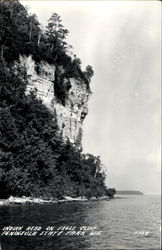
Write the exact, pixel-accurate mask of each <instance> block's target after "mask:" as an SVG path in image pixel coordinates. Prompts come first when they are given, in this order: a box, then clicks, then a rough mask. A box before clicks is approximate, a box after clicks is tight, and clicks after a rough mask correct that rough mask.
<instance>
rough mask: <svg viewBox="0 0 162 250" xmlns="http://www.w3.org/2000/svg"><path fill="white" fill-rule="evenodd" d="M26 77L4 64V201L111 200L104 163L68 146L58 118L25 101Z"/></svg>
mask: <svg viewBox="0 0 162 250" xmlns="http://www.w3.org/2000/svg"><path fill="white" fill-rule="evenodd" d="M25 77H26V72H25V70H24V69H23V68H20V69H18V71H17V72H15V71H14V70H13V68H12V67H10V68H9V66H7V67H6V64H5V62H1V63H0V96H1V98H0V117H1V120H0V135H1V140H0V197H1V198H6V197H8V196H10V195H15V196H23V195H25V196H45V197H47V196H49V197H57V198H61V197H63V196H64V195H71V196H86V197H88V198H89V197H91V196H96V197H98V196H101V195H103V194H105V185H104V178H105V177H104V174H102V173H101V172H100V170H101V163H100V159H99V158H97V157H94V156H93V155H85V154H82V153H81V152H80V151H79V150H78V149H77V148H76V147H75V145H72V144H71V143H70V142H69V141H67V142H64V141H63V139H62V137H61V135H60V134H59V132H58V127H57V117H56V115H54V114H52V113H50V111H49V110H48V109H47V108H46V107H45V106H44V105H43V104H42V103H41V101H40V100H38V99H37V98H36V94H35V93H34V92H31V93H30V94H29V95H25V92H24V91H25V87H26V84H27V82H26V80H25V79H26V78H25Z"/></svg>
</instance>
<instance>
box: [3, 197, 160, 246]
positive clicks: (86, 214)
mask: <svg viewBox="0 0 162 250" xmlns="http://www.w3.org/2000/svg"><path fill="white" fill-rule="evenodd" d="M9 225H10V226H24V227H27V226H42V227H44V228H46V227H47V226H55V227H58V226H67V225H68V226H77V228H79V227H81V226H91V227H97V229H98V230H99V231H102V234H101V235H99V236H90V235H88V234H86V235H85V236H65V235H60V236H52V237H51V236H35V237H32V236H31V237H28V236H19V237H18V236H12V237H11V236H8V237H7V236H1V242H2V250H16V249H17V250H21V249H23V250H33V249H37V250H46V249H48V250H54V249H57V250H59V249H75V250H77V249H96V250H100V249H101V250H102V249H130V248H131V249H160V230H159V228H160V197H158V196H136V195H135V196H125V197H124V198H123V199H114V200H111V201H93V202H92V201H91V202H72V203H62V204H48V205H45V204H43V205H23V206H21V205H12V206H11V205H10V206H1V207H0V229H1V232H2V228H3V227H4V226H9ZM144 232H147V234H146V233H145V234H144Z"/></svg>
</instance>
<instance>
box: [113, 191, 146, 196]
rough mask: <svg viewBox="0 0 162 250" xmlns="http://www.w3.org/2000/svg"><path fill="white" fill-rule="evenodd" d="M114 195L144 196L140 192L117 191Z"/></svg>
mask: <svg viewBox="0 0 162 250" xmlns="http://www.w3.org/2000/svg"><path fill="white" fill-rule="evenodd" d="M116 194H128V195H144V193H143V192H141V191H136V190H117V191H116Z"/></svg>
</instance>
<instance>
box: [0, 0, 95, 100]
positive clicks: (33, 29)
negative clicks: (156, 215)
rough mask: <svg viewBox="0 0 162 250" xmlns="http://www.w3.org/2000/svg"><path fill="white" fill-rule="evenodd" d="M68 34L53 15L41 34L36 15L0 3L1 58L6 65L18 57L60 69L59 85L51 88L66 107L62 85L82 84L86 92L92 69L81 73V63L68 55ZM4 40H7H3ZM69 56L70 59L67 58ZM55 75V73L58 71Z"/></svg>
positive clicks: (7, 3) (65, 90)
mask: <svg viewBox="0 0 162 250" xmlns="http://www.w3.org/2000/svg"><path fill="white" fill-rule="evenodd" d="M67 34H68V30H67V29H65V28H64V27H63V25H62V20H61V18H60V16H59V15H58V14H56V13H53V14H52V16H51V17H50V19H49V20H48V25H47V27H46V29H45V30H42V29H41V27H40V24H39V22H38V19H37V16H36V15H35V14H33V15H31V14H28V12H27V9H26V8H25V7H24V6H22V5H21V4H20V3H19V2H18V1H9V2H1V3H0V57H1V60H2V59H5V60H6V61H7V62H13V61H14V60H18V59H19V56H20V55H27V56H28V55H32V56H33V59H34V60H35V61H36V62H38V63H39V62H40V61H41V60H44V61H47V62H48V63H50V64H54V65H55V66H56V67H57V69H60V68H61V69H62V70H61V73H62V72H64V74H63V75H62V78H63V79H61V81H59V84H58V82H57V83H56V84H55V85H54V87H55V93H56V96H57V97H58V100H59V101H60V102H62V104H64V103H65V99H66V96H67V92H68V90H69V87H70V86H68V88H67V87H66V86H64V85H66V84H64V78H66V80H67V81H68V80H69V78H71V77H73V78H75V79H78V80H79V81H80V82H82V81H83V82H84V83H86V85H87V88H88V89H89V83H90V78H91V77H92V76H93V69H92V67H91V66H89V65H88V66H87V67H86V70H85V71H82V70H81V61H80V59H78V58H77V57H76V56H75V55H73V54H72V52H70V50H71V48H72V47H71V46H70V45H68V44H67V42H66V37H67ZM6 38H7V39H6ZM70 54H72V56H70ZM57 72H58V70H57Z"/></svg>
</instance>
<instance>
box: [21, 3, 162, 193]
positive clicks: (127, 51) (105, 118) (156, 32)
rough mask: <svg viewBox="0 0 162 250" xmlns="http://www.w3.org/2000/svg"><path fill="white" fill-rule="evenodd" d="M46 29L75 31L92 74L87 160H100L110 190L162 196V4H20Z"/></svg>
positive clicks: (79, 53)
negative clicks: (59, 26)
mask: <svg viewBox="0 0 162 250" xmlns="http://www.w3.org/2000/svg"><path fill="white" fill-rule="evenodd" d="M21 2H22V3H23V4H24V5H28V6H29V7H30V10H29V11H30V12H31V13H36V14H37V16H38V19H39V21H40V22H41V23H43V24H44V25H46V21H47V19H49V17H50V15H51V13H52V12H56V13H58V14H59V15H61V17H62V20H63V25H64V26H65V28H67V29H68V30H69V32H70V33H69V36H68V42H69V43H70V44H71V45H72V46H73V47H74V52H75V53H76V54H77V56H79V57H80V58H81V61H82V63H83V65H84V67H85V66H86V65H87V64H90V65H92V66H93V69H94V72H95V75H94V77H93V79H92V83H91V88H92V91H93V95H92V96H91V99H90V102H89V113H88V116H87V117H86V120H85V122H84V136H83V148H84V152H90V153H93V154H95V155H100V156H101V160H102V163H103V164H104V167H105V169H106V173H107V184H108V186H110V187H115V188H116V189H133V190H141V191H143V192H145V193H159V192H160V133H161V128H160V126H161V121H160V92H161V90H160V84H161V82H160V66H161V65H160V63H161V62H160V60H161V58H160V55H161V52H160V49H161V41H160V24H161V10H160V9H161V8H160V5H161V3H160V1H157V2H156V1H132V2H131V1H130V2H129V1H89V2H88V1H75V2H74V1H21Z"/></svg>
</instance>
